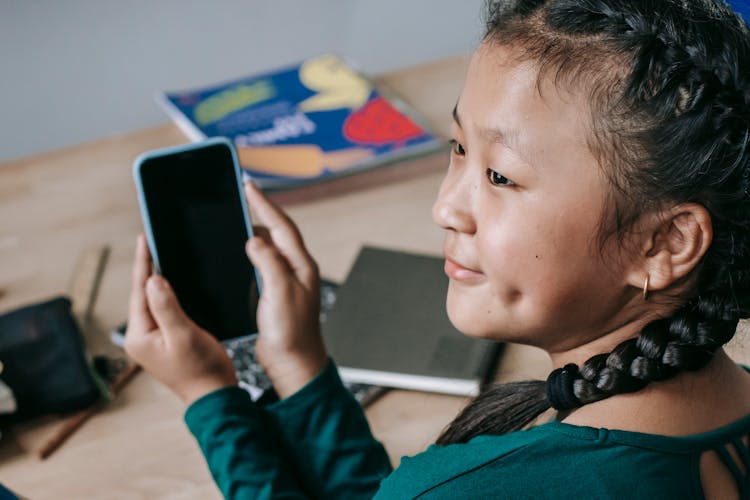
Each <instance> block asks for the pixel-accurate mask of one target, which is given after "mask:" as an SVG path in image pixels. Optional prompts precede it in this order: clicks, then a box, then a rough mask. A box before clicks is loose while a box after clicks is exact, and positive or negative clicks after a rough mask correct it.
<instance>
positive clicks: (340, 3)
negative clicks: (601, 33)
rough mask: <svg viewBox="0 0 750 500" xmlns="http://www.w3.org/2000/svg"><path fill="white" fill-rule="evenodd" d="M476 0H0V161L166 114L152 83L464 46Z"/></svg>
mask: <svg viewBox="0 0 750 500" xmlns="http://www.w3.org/2000/svg"><path fill="white" fill-rule="evenodd" d="M481 6H482V0H370V1H366V0H277V1H273V0H244V1H242V0H216V1H197V0H151V1H149V0H132V1H125V0H68V1H59V0H58V1H56V0H0V62H1V63H2V66H1V67H2V73H1V77H0V99H2V101H1V103H0V104H1V109H2V121H0V162H2V161H7V160H11V159H15V158H19V157H22V156H26V155H30V154H34V153H39V152H43V151H48V150H51V149H56V148H60V147H65V146H71V145H75V144H78V143H81V142H85V141H89V140H92V139H96V138H99V137H106V136H111V135H114V134H119V133H123V132H128V131H131V130H134V129H137V128H141V127H146V126H150V125H156V124H160V123H164V122H166V121H167V118H166V115H165V114H164V113H163V112H162V110H161V109H160V108H159V107H158V106H157V105H156V103H155V102H154V99H153V96H154V94H155V93H156V92H157V91H158V90H181V89H185V88H191V87H193V86H201V85H206V84H211V83H217V82H220V81H222V80H226V79H231V78H235V77H240V76H244V75H247V74H252V73H254V72H259V71H263V70H270V69H275V68H278V67H282V66H285V65H288V64H292V63H296V62H299V61H301V60H302V59H304V58H306V57H310V56H313V55H317V54H321V53H324V52H335V53H338V54H341V55H345V56H347V57H349V58H351V59H352V60H353V61H355V62H356V63H357V64H358V65H359V67H360V68H361V69H362V70H363V71H365V72H366V73H368V74H378V73H382V72H387V71H392V70H396V69H399V68H403V67H404V66H409V65H414V64H420V63H424V62H428V61H432V60H435V59H440V58H443V57H446V56H450V55H455V54H461V53H468V52H470V51H471V49H472V48H473V47H474V45H476V43H477V42H478V40H479V37H480V35H481V30H482V27H481Z"/></svg>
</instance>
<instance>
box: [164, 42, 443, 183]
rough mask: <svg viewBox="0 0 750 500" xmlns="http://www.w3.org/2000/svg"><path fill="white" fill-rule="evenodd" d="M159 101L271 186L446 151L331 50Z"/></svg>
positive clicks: (191, 131) (407, 111) (188, 129)
mask: <svg viewBox="0 0 750 500" xmlns="http://www.w3.org/2000/svg"><path fill="white" fill-rule="evenodd" d="M158 101H159V103H160V104H161V105H162V106H163V107H164V109H165V110H166V111H167V113H168V114H169V116H170V117H171V118H172V119H173V120H174V122H175V123H176V124H177V125H178V126H179V127H180V128H181V129H182V131H183V132H184V133H185V134H186V135H187V136H188V137H189V138H190V139H191V140H193V141H198V140H202V139H205V138H207V137H214V136H224V137H228V138H229V139H230V140H231V141H232V142H233V143H234V146H235V148H236V149H237V155H238V159H239V162H240V165H241V166H242V167H243V169H244V171H245V173H246V175H248V176H249V177H250V178H252V179H253V180H254V181H255V182H256V184H258V185H259V186H260V187H261V188H266V189H284V188H289V187H296V186H300V185H304V184H309V183H312V182H316V181H321V180H325V179H329V178H334V177H338V176H341V175H346V174H351V173H354V172H358V171H361V170H365V169H368V168H373V167H376V166H380V165H384V164H387V163H392V162H395V161H398V160H403V159H406V158H410V157H413V156H418V155H422V154H427V153H429V152H433V151H436V150H438V149H440V148H441V142H440V140H439V139H438V138H437V137H436V136H435V135H434V134H433V133H432V132H431V131H430V130H429V129H428V128H427V127H426V125H425V124H424V122H423V120H422V119H421V118H420V117H418V116H417V114H416V113H415V112H414V110H413V109H411V108H410V107H408V106H407V105H406V104H405V103H404V102H403V101H401V100H399V99H398V98H396V97H395V96H390V95H385V93H384V92H383V90H381V89H378V88H376V87H375V85H374V84H373V82H372V81H371V80H369V79H368V78H366V77H365V76H364V75H363V74H362V73H360V72H359V71H357V70H356V69H354V67H353V65H351V64H349V63H348V62H347V61H345V60H344V59H343V58H341V57H338V56H335V55H330V54H328V55H322V56H318V57H314V58H311V59H307V60H305V61H303V62H302V63H300V64H296V65H294V66H291V67H287V68H284V69H280V70H276V71H271V72H268V73H264V74H259V75H251V76H246V77H244V78H239V79H236V80H233V81H230V82H224V83H220V84H216V85H212V86H209V87H205V88H200V89H193V90H185V91H180V92H163V93H160V94H159V95H158Z"/></svg>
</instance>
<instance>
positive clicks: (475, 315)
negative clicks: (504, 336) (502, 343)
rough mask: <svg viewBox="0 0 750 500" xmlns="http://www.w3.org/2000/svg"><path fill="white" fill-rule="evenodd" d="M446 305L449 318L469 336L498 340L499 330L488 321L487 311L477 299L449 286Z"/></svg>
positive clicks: (457, 328) (458, 328) (459, 329)
mask: <svg viewBox="0 0 750 500" xmlns="http://www.w3.org/2000/svg"><path fill="white" fill-rule="evenodd" d="M445 307H446V310H447V312H448V319H449V320H450V322H451V323H452V324H453V326H454V327H455V328H456V330H458V331H459V332H461V333H463V334H464V335H466V336H468V337H476V338H482V339H491V340H497V332H495V331H494V329H493V328H492V325H491V324H488V323H487V319H488V315H487V311H486V310H485V311H484V314H482V311H481V309H482V308H481V307H479V306H477V301H476V300H472V299H471V297H466V296H465V295H464V294H461V293H457V292H456V291H455V290H451V288H450V287H449V288H448V297H447V299H446V301H445Z"/></svg>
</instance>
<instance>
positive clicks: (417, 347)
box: [323, 247, 500, 395]
mask: <svg viewBox="0 0 750 500" xmlns="http://www.w3.org/2000/svg"><path fill="white" fill-rule="evenodd" d="M443 264H444V261H443V259H442V258H438V257H432V256H426V255H418V254H412V253H406V252H399V251H392V250H386V249H380V248H375V247H364V248H363V249H362V251H361V252H360V254H359V256H358V257H357V259H356V261H355V263H354V265H353V267H352V270H351V271H350V273H349V276H348V277H347V279H346V281H345V282H344V284H343V285H342V286H341V288H340V289H339V291H338V294H337V299H336V303H335V305H334V307H333V308H332V309H331V311H330V312H329V314H328V320H327V321H326V322H325V324H323V334H324V338H325V341H326V346H327V347H328V350H329V352H330V353H331V356H332V357H333V359H334V360H335V361H336V363H337V364H338V366H339V369H340V371H341V375H342V377H343V378H344V379H345V380H348V381H351V382H364V383H373V384H378V385H388V386H391V387H401V388H409V389H418V390H428V391H435V392H445V393H452V394H466V395H472V394H476V393H478V391H479V388H480V386H481V384H482V382H483V381H484V380H485V379H486V378H487V377H488V376H489V375H490V374H491V371H492V369H493V368H494V362H495V360H496V359H497V355H498V353H499V348H500V344H498V343H496V342H491V341H488V340H483V339H475V338H471V337H467V336H465V335H463V334H461V333H460V332H459V331H458V330H456V329H455V328H454V327H453V325H452V324H451V323H450V321H449V320H448V315H447V313H446V310H445V298H446V293H447V290H448V278H447V276H446V275H445V273H444V271H443Z"/></svg>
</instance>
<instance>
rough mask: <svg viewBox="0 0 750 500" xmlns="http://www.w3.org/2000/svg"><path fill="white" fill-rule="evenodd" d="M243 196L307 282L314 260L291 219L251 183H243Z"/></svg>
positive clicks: (292, 265)
mask: <svg viewBox="0 0 750 500" xmlns="http://www.w3.org/2000/svg"><path fill="white" fill-rule="evenodd" d="M245 196H246V197H247V201H248V205H249V207H250V211H251V213H252V214H253V215H254V216H255V217H257V218H258V220H259V222H260V224H261V225H263V226H265V227H267V228H268V230H269V232H270V233H271V238H272V240H273V244H274V246H276V247H277V248H278V250H279V252H280V253H281V254H282V255H283V256H284V257H285V258H286V259H287V260H288V261H289V265H290V266H291V268H292V269H293V270H294V271H295V273H296V274H297V275H298V276H299V277H300V279H302V280H303V281H305V282H307V281H308V280H309V279H310V278H311V275H312V274H313V273H312V271H313V270H314V268H315V262H314V260H313V259H312V257H311V256H310V254H309V253H308V251H307V249H306V248H305V245H304V243H303V241H302V235H301V234H300V232H299V229H298V228H297V226H296V225H295V224H294V222H292V220H291V219H290V218H289V217H288V216H287V215H286V214H285V213H284V212H283V211H282V210H281V209H280V208H279V207H277V206H276V205H275V204H274V203H273V202H272V201H271V200H269V199H268V198H266V196H265V195H264V194H263V193H261V191H260V190H259V189H258V187H257V186H256V185H255V184H254V183H252V182H247V183H245Z"/></svg>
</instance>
